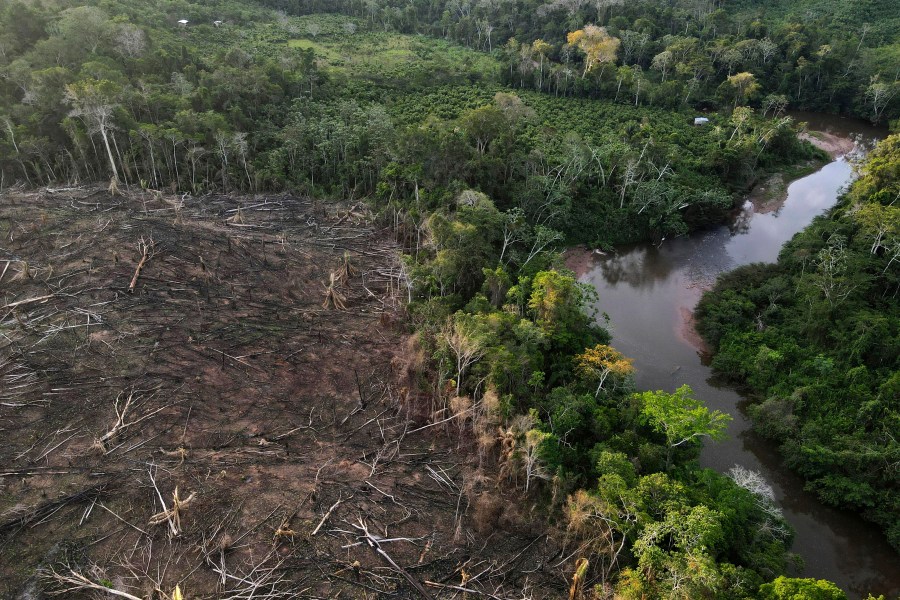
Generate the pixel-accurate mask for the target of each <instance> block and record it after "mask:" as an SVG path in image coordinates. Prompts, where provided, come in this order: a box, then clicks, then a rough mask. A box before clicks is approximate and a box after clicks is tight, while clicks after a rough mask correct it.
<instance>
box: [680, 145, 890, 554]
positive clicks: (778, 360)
mask: <svg viewBox="0 0 900 600" xmlns="http://www.w3.org/2000/svg"><path fill="white" fill-rule="evenodd" d="M898 193H900V139H898V136H896V135H895V136H891V137H889V138H887V139H886V140H884V141H883V142H882V143H881V144H879V146H878V147H877V148H876V149H875V150H874V151H873V152H872V153H871V154H870V155H869V157H868V158H867V160H866V162H865V163H864V164H863V165H862V166H861V168H860V178H859V179H858V180H857V181H856V182H855V183H854V184H853V186H852V188H851V189H850V190H849V192H848V193H847V194H846V195H845V197H844V198H843V199H842V201H841V202H840V204H839V205H838V206H837V207H836V208H835V209H834V210H832V211H831V213H830V214H829V215H827V216H825V217H822V218H819V219H817V220H816V221H814V222H813V224H812V225H811V226H810V227H809V228H807V229H806V230H805V231H803V232H801V233H800V234H798V235H797V236H796V237H795V238H794V239H793V240H792V241H791V242H790V243H788V244H787V245H786V246H785V248H784V249H783V251H782V253H781V256H780V257H779V261H778V263H777V264H775V265H751V266H749V267H744V268H742V269H738V270H737V271H734V272H733V273H730V274H727V275H725V276H723V277H722V278H721V279H720V280H719V282H718V283H717V285H716V288H715V289H714V290H713V291H712V292H711V293H709V294H707V295H705V296H704V298H703V300H702V301H701V303H700V306H699V308H698V317H699V327H700V330H701V332H702V333H703V335H704V336H705V337H706V339H707V340H708V341H709V342H710V343H711V344H712V345H713V346H714V347H715V348H716V355H715V357H714V359H713V366H714V367H715V368H716V369H717V370H718V371H720V372H722V373H724V374H726V375H728V376H730V377H732V378H734V379H736V380H738V381H740V382H743V383H746V384H747V385H749V386H750V388H751V389H752V390H753V391H754V392H755V393H756V395H757V402H756V403H755V404H754V405H753V406H751V408H750V413H751V416H752V417H753V418H754V422H755V424H756V427H757V429H758V430H759V431H760V432H761V433H763V434H764V435H766V436H768V437H771V438H773V439H774V440H776V441H778V442H779V443H780V444H781V448H782V451H783V453H784V455H785V457H786V460H787V463H788V464H789V465H791V466H792V467H793V468H795V469H796V470H797V471H798V472H799V473H800V474H802V475H803V476H804V477H805V478H806V479H807V481H808V486H809V488H810V489H812V490H814V491H815V492H816V493H817V494H818V495H819V497H820V498H821V499H822V500H823V501H825V502H827V503H829V504H833V505H837V506H843V507H847V508H851V509H853V510H857V511H859V512H861V513H862V514H863V516H865V517H866V518H868V519H871V520H873V521H875V522H876V523H879V524H881V525H882V526H883V527H884V529H885V532H886V533H887V535H888V538H889V540H890V541H891V543H892V544H894V545H895V546H896V547H900V529H898V527H897V525H896V524H897V522H898V520H900V503H898V502H897V501H896V498H897V496H898V494H897V491H898V489H900V488H898V486H900V480H898V477H897V472H896V469H893V468H892V467H890V466H889V465H891V464H895V463H896V460H897V458H898V457H900V445H898V441H897V439H896V435H895V434H894V433H893V432H895V431H897V429H898V427H900V404H898V402H897V399H898V398H900V393H898V384H897V382H898V376H897V373H898V372H900V350H898V349H900V302H898V289H900V262H898V261H900V240H898V227H900V213H898V212H897V211H896V209H895V204H894V202H895V200H896V198H897V197H898V196H897V195H898Z"/></svg>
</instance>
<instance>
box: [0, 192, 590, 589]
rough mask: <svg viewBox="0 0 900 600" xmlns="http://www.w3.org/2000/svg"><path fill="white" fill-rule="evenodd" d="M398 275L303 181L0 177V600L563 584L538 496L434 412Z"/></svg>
mask: <svg viewBox="0 0 900 600" xmlns="http://www.w3.org/2000/svg"><path fill="white" fill-rule="evenodd" d="M239 208H240V211H238V209H239ZM141 239H143V240H144V242H145V244H146V245H147V246H148V248H149V250H150V252H149V256H148V259H147V261H146V263H145V265H144V267H143V269H142V270H141V272H140V274H139V276H138V278H137V281H136V285H135V287H134V291H133V293H129V284H130V283H131V281H132V278H133V277H134V274H135V269H136V267H137V264H138V262H139V261H140V258H141V255H142V254H141V252H140V250H139V246H138V244H139V242H140V241H141ZM151 240H152V247H151V246H150V242H151ZM345 253H347V256H348V257H349V260H350V262H351V264H352V265H353V266H354V267H355V268H356V269H358V270H359V272H358V274H356V275H355V276H353V277H352V278H351V279H350V281H349V283H348V284H347V285H345V286H344V287H342V288H341V293H342V294H343V295H344V296H345V297H346V305H347V309H346V310H337V309H334V308H328V309H326V308H323V300H324V297H325V296H324V289H325V288H324V285H325V283H326V282H327V281H328V276H329V273H330V272H331V271H334V270H337V269H338V267H339V265H340V262H341V258H342V256H344V255H345ZM399 272H400V269H399V266H398V261H397V250H396V248H395V247H394V244H393V243H392V241H391V239H390V236H388V235H386V234H385V233H384V232H381V231H378V230H377V229H376V228H374V227H373V226H372V225H371V224H370V222H369V220H368V218H367V216H366V215H363V214H360V213H358V212H352V211H351V210H350V209H348V208H347V207H341V206H336V205H323V204H319V203H317V202H315V201H312V200H309V199H305V198H298V197H291V196H278V197H262V196H259V197H226V196H209V197H202V198H190V197H185V198H181V197H174V196H173V197H163V196H160V195H153V194H151V193H133V194H129V195H126V196H124V197H123V196H115V197H113V196H110V195H109V194H108V193H106V192H105V191H100V190H97V189H65V190H55V191H54V190H42V191H35V192H27V193H26V192H12V193H10V192H7V193H6V195H5V196H4V197H2V198H0V273H2V276H0V439H2V440H3V442H2V444H0V597H7V598H8V597H16V598H38V597H42V594H43V593H44V591H47V590H51V591H52V590H57V591H58V590H60V589H65V588H66V587H67V586H65V585H60V584H59V582H54V581H52V577H51V575H50V570H51V569H54V570H55V571H56V572H58V573H60V574H61V575H66V576H69V577H70V578H71V577H74V575H73V574H72V573H71V572H70V571H68V570H67V568H71V569H72V570H73V571H74V572H75V574H77V575H78V576H84V577H86V578H87V580H88V581H90V582H93V583H95V584H98V585H101V586H111V587H114V588H115V589H117V590H120V591H125V592H127V593H129V594H132V595H134V596H136V597H139V598H145V599H150V598H170V597H171V595H172V592H173V590H174V588H175V586H176V584H177V585H179V586H180V588H181V590H182V591H183V592H184V597H185V598H186V599H196V598H249V597H251V596H252V597H254V598H337V597H339V596H340V597H342V598H365V597H368V598H375V597H388V596H390V597H409V598H412V597H422V596H423V595H425V594H423V593H422V592H421V591H420V590H418V589H417V587H416V586H415V585H414V584H413V583H410V580H412V581H414V582H416V585H419V586H424V587H423V589H424V590H425V592H426V593H427V594H428V595H430V596H432V597H435V598H438V597H443V598H449V597H457V596H459V595H460V594H461V592H460V591H459V590H456V589H454V588H452V587H448V586H459V585H460V584H461V583H462V582H463V581H465V582H466V585H465V586H464V587H466V588H468V589H472V590H476V591H475V592H471V593H470V597H475V596H479V595H480V596H484V597H492V598H499V597H517V598H521V597H541V596H544V597H547V596H549V597H558V596H561V595H563V594H564V589H565V578H566V569H568V568H569V566H570V562H571V561H564V560H563V559H564V558H565V554H563V553H562V550H561V548H560V547H559V546H558V545H556V544H555V543H554V542H553V541H552V537H551V536H548V535H546V534H545V529H546V527H545V525H544V524H543V523H544V521H545V518H544V516H543V515H542V514H541V513H540V512H536V511H535V509H534V505H536V504H538V503H537V502H536V501H535V500H528V499H524V498H521V497H520V496H519V495H518V493H516V492H515V491H513V490H512V489H511V487H510V486H507V485H505V484H504V485H503V486H502V487H498V486H497V483H496V477H494V476H493V475H492V474H491V471H490V469H487V470H479V469H478V468H477V466H478V465H477V464H476V463H477V458H473V456H476V455H477V452H476V451H475V449H474V443H473V442H472V441H471V440H469V439H466V438H465V437H463V438H462V439H460V434H459V433H458V428H457V427H456V425H455V424H453V426H452V427H450V426H448V425H438V426H434V427H426V426H427V425H428V424H429V421H428V420H427V419H426V418H425V416H424V411H423V410H421V409H420V407H419V406H417V405H416V401H415V400H414V399H415V398H417V395H416V394H415V393H413V392H411V391H410V389H409V388H410V387H415V386H414V384H413V383H411V382H410V380H409V377H408V369H406V370H404V367H403V365H404V364H405V363H406V362H409V360H410V357H409V356H407V352H408V351H407V348H408V347H409V348H411V346H408V345H407V342H408V336H407V334H406V331H405V325H404V324H403V318H402V314H401V313H402V307H401V306H400V303H399V302H398V301H397V298H396V296H398V295H400V294H399V293H398V292H397V289H398V287H399V283H400V280H399V279H398V277H397V276H398V274H399ZM412 351H413V350H409V352H412ZM401 372H402V373H401ZM401 375H403V377H405V379H404V378H401ZM129 397H130V398H131V402H130V404H129V405H128V408H127V411H125V405H126V402H127V400H128V398H129ZM117 399H118V411H119V414H120V415H122V413H123V412H124V414H123V415H122V423H123V424H124V425H123V426H122V427H120V428H119V431H118V432H117V433H115V434H114V435H108V436H107V437H108V439H106V440H105V441H104V442H103V443H102V444H101V443H99V442H98V440H100V439H101V438H103V437H104V436H106V435H107V434H108V433H109V432H110V431H111V430H113V429H114V428H115V423H116V421H117V406H116V400H117ZM423 427H425V428H424V429H421V428H423ZM491 462H492V461H491V460H490V457H488V460H486V464H489V463H491ZM154 481H155V484H156V485H155V487H154V483H153V482H154ZM176 487H177V489H178V494H179V496H180V498H181V499H182V500H185V499H187V498H189V497H191V496H193V499H192V500H191V501H190V502H188V503H186V504H185V506H184V507H183V508H182V510H181V511H180V513H179V518H180V525H181V531H180V533H179V534H178V535H175V536H172V535H169V533H168V529H169V528H170V527H171V526H170V525H169V523H168V522H167V521H166V519H165V516H163V517H162V518H161V520H162V523H160V524H151V521H153V519H152V517H153V516H154V515H156V514H157V513H160V512H161V511H163V510H164V505H163V502H164V503H165V508H168V509H170V508H172V505H173V499H172V498H173V493H174V491H175V489H176ZM155 488H158V491H157V489H155ZM160 496H161V497H160ZM501 498H502V500H501ZM511 498H516V500H513V501H511ZM330 509H333V510H331V512H330V514H329V515H328V518H327V519H324V521H323V516H324V515H326V513H328V512H329V510H330ZM157 520H159V519H157ZM173 520H174V519H173ZM320 523H321V527H320V528H319V530H318V533H317V534H316V535H315V536H313V535H312V533H313V531H314V530H316V528H317V527H318V526H319V525H320ZM362 524H364V525H365V527H367V528H368V531H369V532H370V534H371V536H372V537H371V538H369V539H368V540H367V539H366V538H365V537H363V536H362V533H361V531H360V530H359V529H357V527H359V526H362ZM378 538H387V539H392V538H403V539H399V540H394V541H387V540H385V541H381V542H380V546H381V548H382V549H383V551H384V552H385V553H386V554H387V555H388V556H389V557H390V558H391V559H392V560H393V561H395V562H396V564H397V566H399V568H400V569H398V568H396V567H395V566H392V565H391V564H390V563H389V561H388V560H387V558H385V557H384V556H383V555H380V554H378V552H377V549H376V548H374V547H373V544H372V543H370V542H371V540H372V539H378ZM566 554H568V553H566ZM554 558H555V559H554ZM573 560H574V559H573ZM561 561H562V563H564V564H561V566H560V564H557V563H561ZM67 566H68V567H67ZM403 571H405V573H406V574H405V575H404V573H403ZM464 574H465V575H464ZM407 575H408V577H407ZM425 582H432V583H425ZM251 592H252V593H251ZM95 593H96V592H95ZM63 597H66V598H70V597H71V598H79V597H101V596H89V595H88V594H86V593H85V592H83V591H79V592H76V591H71V592H67V593H66V594H64V596H63ZM102 597H104V598H105V597H112V596H108V594H105V593H104V594H102Z"/></svg>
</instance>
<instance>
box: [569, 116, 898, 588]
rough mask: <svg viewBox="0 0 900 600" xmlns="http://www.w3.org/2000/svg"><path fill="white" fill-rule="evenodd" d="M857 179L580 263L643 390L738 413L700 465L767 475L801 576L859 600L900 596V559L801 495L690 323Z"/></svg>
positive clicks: (859, 525) (808, 182) (837, 179)
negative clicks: (712, 291) (723, 278)
mask: <svg viewBox="0 0 900 600" xmlns="http://www.w3.org/2000/svg"><path fill="white" fill-rule="evenodd" d="M798 117H799V120H803V121H809V122H810V128H811V129H817V130H823V131H828V132H830V133H832V134H835V135H839V136H848V135H849V134H857V135H859V134H861V135H862V137H863V138H864V139H863V140H862V142H863V143H862V145H863V146H867V145H870V144H871V142H872V140H874V139H875V138H876V137H880V136H881V133H880V132H878V131H873V130H872V129H871V128H868V127H866V126H864V125H863V124H860V123H857V122H853V121H846V120H839V119H834V118H827V117H825V118H823V117H819V116H817V115H808V114H807V115H798ZM851 178H852V170H851V167H850V165H849V163H848V162H847V161H846V160H844V159H843V158H837V159H836V160H835V161H834V162H831V163H829V164H827V165H825V166H824V167H823V168H822V169H821V170H819V171H817V172H815V173H813V174H812V175H809V176H807V177H804V178H802V179H799V180H797V181H794V182H793V183H791V184H790V186H789V187H788V189H787V198H786V199H785V200H784V202H783V203H779V202H776V203H775V204H774V206H773V203H772V202H771V201H770V202H767V203H766V207H765V209H764V210H758V209H757V208H755V207H754V204H753V203H752V202H749V201H748V202H747V203H746V204H745V206H744V208H743V210H741V211H740V212H739V213H738V214H736V215H735V218H734V220H733V222H732V223H730V224H729V225H728V226H722V227H720V228H718V229H713V230H708V231H703V232H699V233H697V234H695V235H692V236H690V237H685V238H679V239H674V240H665V241H664V242H663V243H662V245H661V246H659V247H655V246H651V245H639V246H633V247H626V248H620V249H619V250H618V251H617V252H616V253H613V254H610V255H607V256H599V255H594V256H592V257H591V258H590V260H589V261H588V262H587V264H582V267H584V270H583V272H582V273H580V275H581V280H582V281H585V282H589V283H591V284H593V285H594V286H595V287H596V288H597V291H598V293H599V297H600V301H599V303H598V305H597V309H598V310H599V311H603V312H606V313H607V314H608V315H609V317H610V327H611V330H612V334H613V344H614V345H615V346H616V348H618V349H619V350H620V351H622V352H624V353H625V354H626V355H627V356H631V357H633V358H634V362H635V367H636V369H637V375H636V377H637V384H638V386H639V387H640V388H641V389H663V390H667V391H672V390H674V389H675V388H677V387H678V386H680V385H682V384H685V383H686V384H688V385H690V386H691V387H692V388H693V389H694V391H695V393H696V395H697V397H698V398H701V399H703V400H704V401H705V402H706V403H707V404H708V405H709V406H711V407H712V408H716V409H719V410H722V411H725V412H728V413H730V414H731V415H732V416H733V417H734V421H733V422H732V423H731V426H730V428H729V436H728V438H727V440H726V441H723V442H719V443H711V444H708V445H707V446H706V448H705V449H704V451H703V454H702V456H701V462H702V464H703V465H704V466H707V467H711V468H714V469H716V470H718V471H722V472H724V471H727V470H728V469H729V468H731V467H732V466H734V465H736V464H740V465H743V466H745V467H748V468H751V469H754V470H757V471H760V472H761V473H762V474H763V475H764V476H765V477H766V479H767V480H768V481H769V482H770V483H771V484H772V485H773V487H774V489H775V492H776V495H777V499H778V502H779V504H780V505H781V507H782V508H783V510H784V514H785V516H786V517H787V519H788V521H789V522H790V523H791V525H793V527H794V528H795V529H796V532H797V535H796V540H795V542H794V547H793V551H794V552H796V553H797V554H799V555H800V556H801V557H802V558H803V560H804V562H805V566H804V567H803V568H802V569H801V570H800V571H799V572H797V573H794V575H796V576H803V577H815V578H823V579H830V580H832V581H834V582H836V583H837V584H838V585H840V586H841V587H842V588H843V589H844V590H846V591H847V592H848V594H849V595H850V597H851V598H855V597H864V596H865V595H866V594H867V593H869V592H874V593H876V594H879V593H880V594H886V595H887V596H888V597H889V598H892V597H896V594H898V593H900V556H898V554H897V553H896V552H895V551H894V550H893V549H892V548H891V547H890V546H889V545H888V544H887V542H886V540H885V538H884V536H883V535H882V534H881V533H880V532H879V531H878V530H877V529H876V528H875V527H873V526H871V525H869V524H867V523H866V522H864V521H862V520H861V519H859V518H857V517H855V516H853V515H850V514H845V513H842V512H839V511H836V510H834V509H831V508H828V507H826V506H823V505H822V504H821V503H819V502H818V501H817V500H816V498H815V497H814V496H813V495H812V494H809V493H807V492H805V491H804V490H803V482H802V480H801V479H800V478H799V477H797V476H796V475H794V474H793V473H791V472H790V471H788V470H787V469H785V468H784V467H783V466H782V465H781V460H780V458H779V456H778V453H777V450H776V449H775V448H773V447H771V445H770V444H769V443H768V442H767V441H766V440H763V439H762V438H760V437H758V436H757V435H755V434H754V433H753V432H752V431H751V430H750V422H749V420H748V418H747V417H746V415H745V414H744V412H743V410H742V403H743V402H745V400H744V399H743V398H742V397H741V395H740V394H738V393H737V392H736V391H735V390H733V389H730V388H729V387H727V386H724V385H722V384H720V383H719V382H717V381H715V379H714V378H713V377H712V372H711V370H710V369H709V367H708V366H707V365H706V364H704V360H703V358H704V354H703V352H702V343H701V342H700V340H699V339H697V336H696V334H695V333H694V332H693V327H692V323H691V314H692V311H693V309H694V307H695V306H696V304H697V301H698V300H699V298H700V295H701V293H702V291H703V290H704V289H706V288H707V287H709V286H710V285H711V283H712V282H713V281H714V280H715V277H716V276H717V275H718V274H719V273H722V272H723V271H727V270H730V269H733V268H735V267H737V266H739V265H744V264H747V263H751V262H760V261H765V262H771V261H775V259H776V258H777V256H778V252H779V250H780V249H781V246H782V245H783V244H784V242H786V241H787V240H789V239H790V238H791V237H792V236H793V235H794V234H795V233H796V232H798V231H799V230H801V229H802V228H804V227H805V226H806V225H808V224H809V222H810V221H811V220H812V219H813V217H815V216H816V215H819V214H821V213H822V212H824V211H825V210H827V209H828V208H830V207H831V206H832V205H833V204H834V203H835V201H836V199H837V197H838V195H839V193H840V191H841V190H842V189H843V187H844V186H845V185H846V184H847V183H848V182H849V181H850V179H851ZM757 206H759V203H757Z"/></svg>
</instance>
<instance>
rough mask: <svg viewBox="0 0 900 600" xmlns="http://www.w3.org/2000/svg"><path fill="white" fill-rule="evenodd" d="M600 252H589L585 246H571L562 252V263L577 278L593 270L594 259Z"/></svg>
mask: <svg viewBox="0 0 900 600" xmlns="http://www.w3.org/2000/svg"><path fill="white" fill-rule="evenodd" d="M598 253H600V250H590V249H589V248H588V247H587V246H573V247H571V248H567V249H566V251H565V252H563V263H564V264H565V266H566V268H567V269H569V270H570V271H572V272H573V273H575V275H576V276H577V277H578V278H581V277H584V276H585V275H587V274H588V273H589V272H590V271H591V269H593V268H594V258H595V257H596V256H598V255H599V254H598Z"/></svg>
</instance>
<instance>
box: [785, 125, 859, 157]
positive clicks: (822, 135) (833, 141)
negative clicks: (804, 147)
mask: <svg viewBox="0 0 900 600" xmlns="http://www.w3.org/2000/svg"><path fill="white" fill-rule="evenodd" d="M797 137H798V138H800V139H801V140H805V141H807V142H809V143H810V144H812V145H813V146H815V147H816V148H819V149H820V150H824V151H825V152H827V153H828V154H829V155H830V156H831V157H832V158H837V157H838V156H844V155H847V154H850V153H851V152H853V150H854V149H855V148H856V143H855V142H854V141H853V140H851V139H849V138H846V137H841V136H839V135H835V134H833V133H828V132H826V131H809V132H804V133H801V134H800V135H798V136H797Z"/></svg>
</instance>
